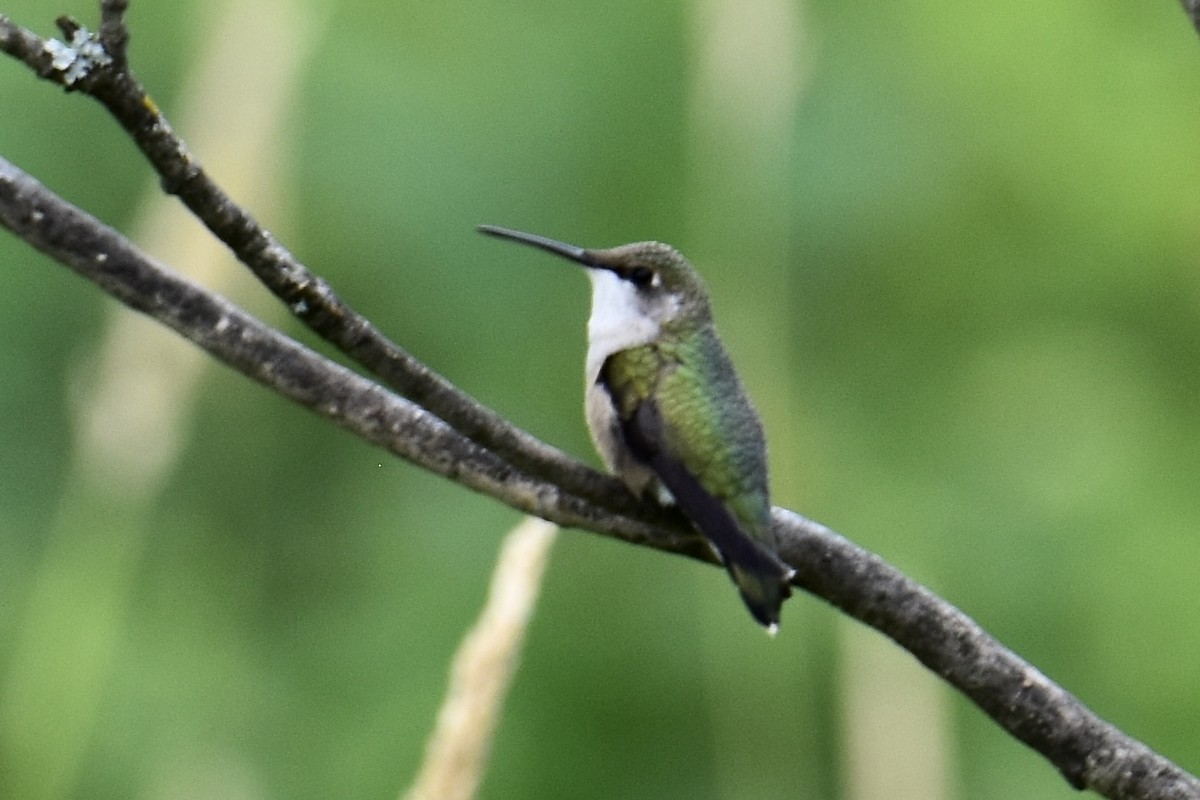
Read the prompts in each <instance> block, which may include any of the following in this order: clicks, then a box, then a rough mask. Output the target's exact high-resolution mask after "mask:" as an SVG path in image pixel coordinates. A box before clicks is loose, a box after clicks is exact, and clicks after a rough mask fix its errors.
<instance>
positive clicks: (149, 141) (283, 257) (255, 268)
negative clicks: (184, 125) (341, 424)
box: [0, 0, 645, 513]
mask: <svg viewBox="0 0 1200 800" xmlns="http://www.w3.org/2000/svg"><path fill="white" fill-rule="evenodd" d="M126 5H127V0H121V2H114V0H105V2H103V3H102V7H103V10H104V18H103V23H102V28H101V33H100V36H99V37H90V36H89V34H88V33H87V31H86V30H85V29H83V28H82V27H81V26H80V25H79V24H78V23H77V22H75V21H74V20H71V19H69V18H60V19H59V20H58V25H59V27H60V28H61V29H62V31H63V33H64V34H65V36H66V37H67V39H68V40H69V44H68V45H64V44H63V43H60V42H55V41H53V40H50V41H46V40H43V39H41V38H40V37H38V36H37V35H35V34H33V33H32V32H30V31H28V30H25V29H23V28H21V27H19V26H16V25H14V24H13V23H12V22H11V21H10V20H8V19H6V18H4V17H2V16H0V49H2V50H4V51H6V52H8V53H9V54H10V55H12V56H14V57H16V58H18V59H20V60H21V61H24V62H25V63H26V64H27V65H29V66H30V67H31V68H32V69H33V70H34V71H35V72H36V73H37V74H38V75H39V76H41V77H42V78H45V79H46V80H50V81H52V82H54V83H58V84H60V85H62V86H63V87H64V88H66V89H68V90H80V91H83V92H84V93H86V94H88V95H90V96H92V97H94V98H96V99H97V100H99V101H100V103H101V104H103V105H104V107H105V108H106V109H108V111H109V112H110V113H111V114H112V115H113V117H114V118H115V119H116V120H117V122H118V123H119V124H120V125H121V127H122V128H124V130H125V131H126V132H127V133H128V134H129V135H130V137H131V138H132V139H133V141H134V142H135V143H136V144H137V146H138V148H139V149H140V150H141V151H142V153H143V155H145V157H146V159H147V160H148V161H149V162H150V164H151V166H153V167H154V169H155V171H156V172H158V174H159V176H160V178H161V179H162V185H163V188H164V190H165V191H167V192H168V193H170V194H174V195H177V196H178V197H179V199H180V200H182V201H183V203H184V204H185V205H186V206H187V207H188V209H189V210H190V211H191V212H192V213H193V214H195V215H196V217H197V218H198V219H199V220H200V221H201V222H203V223H204V225H205V226H206V227H207V228H208V229H209V230H210V231H212V233H213V235H215V236H216V237H217V238H218V239H220V240H221V241H222V242H223V243H224V244H225V245H226V246H227V247H229V249H230V250H232V251H233V253H234V255H235V256H236V257H237V259H238V260H239V261H241V262H242V263H243V264H245V265H246V266H247V267H248V268H249V269H250V270H251V271H252V272H253V273H254V275H255V276H256V277H257V278H258V279H259V280H260V281H261V282H262V283H263V285H264V286H266V287H267V288H268V289H269V290H270V291H271V292H272V293H273V294H275V296H276V297H278V298H279V299H280V300H282V301H283V302H284V304H286V305H287V307H288V309H290V310H291V312H292V313H293V314H294V315H295V316H296V317H298V318H299V319H300V320H301V321H303V322H304V324H305V325H307V326H308V327H309V328H311V329H312V330H313V331H315V332H316V333H317V334H318V335H320V336H321V337H322V338H324V339H326V340H327V341H328V342H330V343H331V344H333V345H334V346H335V347H337V348H338V349H339V350H341V351H342V352H343V353H345V354H346V355H347V356H349V357H350V358H352V359H354V360H355V361H357V362H358V363H359V364H361V365H362V366H364V367H365V368H366V369H368V370H370V371H371V372H372V373H374V374H375V375H377V376H378V377H379V378H380V380H382V381H383V383H384V384H386V385H387V386H389V387H391V388H392V389H393V390H395V391H397V392H399V393H400V394H401V395H403V396H404V397H407V398H408V399H410V400H412V401H413V402H414V403H416V404H418V405H420V406H421V407H423V408H426V409H428V410H429V411H431V412H433V413H434V414H437V415H438V416H439V417H441V418H442V419H444V420H445V421H446V422H448V423H449V424H450V425H451V426H453V427H454V428H456V429H457V430H459V431H460V432H461V433H463V435H465V436H466V437H467V438H469V439H472V440H474V441H477V442H479V443H480V444H482V445H484V446H485V447H487V448H488V449H490V450H492V451H494V452H495V453H497V454H498V455H500V456H501V457H502V458H504V459H505V460H507V461H509V462H511V463H512V464H513V465H514V466H516V467H517V468H519V469H521V470H523V471H525V472H528V473H529V474H531V475H537V476H539V477H543V478H550V477H553V478H554V480H555V481H556V482H558V483H559V484H561V485H562V486H563V487H564V488H565V489H567V490H568V491H571V492H573V493H575V494H579V495H581V496H585V497H590V498H592V499H594V500H595V501H596V502H598V503H599V504H600V505H602V506H604V507H605V508H608V509H611V510H614V511H617V512H620V513H631V512H632V511H633V509H634V507H635V504H634V503H633V502H632V500H631V498H630V496H629V493H628V492H627V491H626V490H625V488H624V487H623V486H622V485H621V484H620V483H619V482H618V481H616V480H615V479H613V478H611V477H609V476H604V475H600V474H599V473H597V472H595V471H594V470H590V469H586V468H584V467H583V465H581V464H580V463H579V462H578V461H576V460H575V459H573V458H571V457H570V456H568V455H566V454H565V453H563V452H562V451H560V450H558V449H557V448H554V447H551V446H550V445H547V444H545V443H544V442H541V441H540V440H538V439H537V438H536V437H534V436H532V435H531V434H529V433H527V432H525V431H523V430H521V429H520V428H518V427H516V426H515V425H513V424H512V423H510V422H509V421H508V420H506V419H504V418H503V417H502V416H500V415H499V414H497V413H495V412H494V411H492V410H491V409H490V408H488V407H487V406H484V405H483V404H481V403H479V402H478V401H477V400H475V399H474V398H472V397H470V396H469V395H467V394H466V393H465V392H463V391H462V390H461V389H459V388H458V387H456V386H454V385H453V384H452V383H450V381H448V380H446V379H445V378H444V377H442V376H441V375H439V374H438V373H437V372H435V371H434V370H432V369H430V368H429V367H428V366H426V365H425V364H423V363H421V362H420V361H419V360H418V359H416V358H414V357H413V356H412V355H411V354H410V353H408V352H407V351H405V350H404V349H403V348H401V347H400V346H399V345H397V344H395V343H394V342H392V341H390V340H389V339H388V338H387V337H386V336H384V335H383V334H382V333H381V332H380V331H379V330H378V329H377V328H376V327H375V326H374V325H373V324H372V323H371V322H370V321H369V320H367V319H366V318H365V317H363V316H362V315H361V314H359V313H358V312H356V311H355V310H354V309H353V308H351V307H350V305H349V304H348V303H346V302H345V301H344V300H343V299H342V298H341V297H339V296H338V295H337V293H336V292H334V290H333V288H332V287H331V286H330V285H329V284H328V283H327V282H326V281H325V280H324V279H322V278H321V277H320V276H318V275H315V274H314V273H312V272H311V271H310V270H309V269H308V268H307V267H305V266H304V264H302V263H301V262H300V261H299V260H298V259H297V258H296V257H295V256H294V255H293V254H292V253H291V252H290V251H289V250H288V249H287V248H286V247H284V245H283V244H281V243H280V242H279V241H278V240H277V239H276V238H275V237H274V236H273V235H272V234H271V233H270V231H268V230H266V229H265V228H263V227H262V226H261V225H260V224H259V223H258V221H257V220H256V219H255V218H254V217H253V216H252V215H251V214H250V213H249V212H248V211H246V210H245V209H243V208H242V207H241V206H239V205H237V204H236V203H234V202H233V200H232V199H231V198H230V197H229V196H228V195H226V194H225V192H224V191H223V190H222V189H221V187H219V186H218V185H217V184H216V183H215V182H214V181H213V180H212V179H211V178H210V177H209V175H208V173H207V172H205V171H204V168H203V167H202V166H201V164H200V161H199V159H197V158H196V157H195V156H194V155H193V154H192V153H191V152H190V151H189V150H188V147H187V145H186V144H185V143H184V141H183V140H182V139H181V138H180V137H179V136H178V135H177V134H176V133H175V131H174V129H173V128H172V127H171V125H170V123H169V122H168V121H167V119H166V117H165V116H164V115H163V114H162V112H161V111H160V110H159V108H158V106H157V105H156V104H155V103H154V101H153V100H152V99H151V98H150V96H149V94H147V92H146V91H145V89H144V88H143V87H142V85H141V83H140V82H139V81H138V80H137V78H136V77H135V76H134V75H133V73H132V72H130V70H129V69H128V66H127V65H126V63H125V61H124V57H123V55H124V45H125V43H126V42H127V41H128V38H129V37H128V33H127V32H126V29H125V25H124V22H123V20H122V17H121V14H120V11H122V10H123V9H124V7H125V6H126ZM109 40H111V41H112V42H114V43H117V44H118V45H119V47H120V50H119V51H118V54H112V55H111V57H104V58H97V59H94V61H93V62H86V61H85V60H84V58H85V56H86V55H88V50H87V48H88V46H89V45H93V44H95V43H97V41H98V42H99V43H104V42H106V41H109ZM64 49H65V50H66V51H68V54H67V55H66V58H70V55H69V51H72V50H73V51H74V52H75V53H77V54H79V57H78V59H77V60H75V61H73V62H71V64H70V65H69V66H68V68H67V69H55V68H54V64H55V63H56V62H55V61H54V58H53V57H52V54H53V53H59V54H62V53H64ZM101 55H103V52H102V53H101ZM60 57H61V56H60ZM58 63H62V62H58ZM643 513H645V510H644V509H643Z"/></svg>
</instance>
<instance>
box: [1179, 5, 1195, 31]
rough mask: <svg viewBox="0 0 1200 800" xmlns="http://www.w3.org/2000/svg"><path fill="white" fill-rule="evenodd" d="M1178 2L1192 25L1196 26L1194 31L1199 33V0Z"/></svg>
mask: <svg viewBox="0 0 1200 800" xmlns="http://www.w3.org/2000/svg"><path fill="white" fill-rule="evenodd" d="M1179 2H1180V3H1181V4H1182V5H1183V10H1184V11H1185V12H1186V13H1187V15H1188V17H1189V18H1190V19H1191V20H1192V25H1194V26H1196V31H1197V32H1200V0H1179Z"/></svg>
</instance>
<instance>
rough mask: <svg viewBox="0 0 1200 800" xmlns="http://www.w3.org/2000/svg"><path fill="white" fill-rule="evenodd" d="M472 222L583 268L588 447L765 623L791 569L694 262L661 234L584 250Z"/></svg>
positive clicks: (760, 454) (755, 440) (748, 420)
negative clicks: (693, 536)
mask: <svg viewBox="0 0 1200 800" xmlns="http://www.w3.org/2000/svg"><path fill="white" fill-rule="evenodd" d="M479 230H480V231H481V232H482V233H486V234H488V235H490V236H496V237H499V238H501V239H509V240H512V241H516V242H521V243H523V244H527V245H531V246H533V247H537V248H540V249H542V250H546V251H549V252H551V253H554V254H555V255H558V256H561V257H563V258H566V259H568V260H569V261H573V262H575V263H576V264H579V265H580V266H582V267H584V268H585V269H586V270H587V276H588V278H590V279H591V284H592V310H591V316H590V318H589V319H588V326H587V330H588V348H587V364H586V378H587V383H586V403H585V406H586V411H587V422H588V429H589V431H590V433H591V436H592V441H593V442H594V444H595V445H596V450H597V451H598V452H599V453H600V457H601V458H602V459H603V461H604V463H605V465H606V466H607V467H608V469H609V471H611V472H612V473H613V474H615V475H616V476H617V477H618V478H620V479H621V480H622V481H623V482H624V483H625V485H626V486H627V487H628V488H629V490H630V491H631V492H633V493H634V494H635V495H637V496H639V497H649V498H652V499H656V500H658V502H660V503H662V504H671V503H674V504H675V505H677V506H678V508H679V510H680V511H682V512H683V514H684V516H685V517H687V519H688V521H689V522H690V523H691V524H692V526H693V527H695V528H696V529H697V530H698V531H699V532H700V533H701V534H703V535H704V536H705V538H706V539H707V540H708V542H709V544H710V546H711V547H712V548H713V550H715V552H716V555H717V556H718V557H719V558H720V560H721V562H722V563H723V564H724V565H725V569H726V570H727V571H728V573H729V577H730V578H731V579H732V580H733V583H734V584H735V585H736V586H737V588H738V591H739V592H740V593H741V596H742V600H743V601H744V602H745V604H746V607H747V608H749V610H750V614H751V615H752V616H753V617H754V619H755V620H757V621H758V622H759V624H761V625H763V626H764V627H766V629H767V631H768V632H769V633H771V634H772V635H773V634H774V633H775V632H776V631H777V630H778V628H779V608H780V605H781V604H782V603H783V601H784V600H785V599H786V598H787V597H788V596H790V595H791V587H790V586H789V581H790V580H791V578H792V576H793V574H794V573H795V571H794V570H793V569H792V568H791V567H789V566H787V565H786V564H784V563H783V561H782V560H781V559H780V557H779V555H778V545H777V543H776V541H775V536H774V534H773V532H772V530H771V519H770V512H771V503H770V499H769V497H770V496H769V491H768V483H767V455H766V442H765V440H764V438H763V432H762V425H761V424H760V423H759V420H758V415H757V413H756V412H755V411H754V407H753V406H752V405H751V403H750V399H749V398H748V397H747V395H746V390H745V389H744V388H743V386H742V382H741V380H740V379H739V378H738V376H737V373H736V372H735V371H734V368H733V363H732V362H731V361H730V359H729V355H728V354H727V353H726V351H725V346H724V345H723V344H722V343H721V339H720V338H719V337H718V336H717V330H716V327H715V326H714V324H713V317H712V310H711V308H710V306H709V301H708V291H707V289H706V288H705V286H704V282H703V280H701V278H700V274H699V273H698V272H697V271H696V268H695V267H693V266H692V265H691V264H690V263H689V262H688V260H687V259H685V258H684V257H683V255H682V254H680V253H679V251H677V250H676V249H675V248H673V247H671V246H669V245H665V244H661V243H659V242H636V243H634V244H626V245H622V246H620V247H613V248H609V249H602V250H589V249H586V248H583V247H576V246H575V245H570V244H565V243H563V242H559V241H555V240H554V239H548V238H546V237H544V236H538V235H536V234H532V233H523V232H521V231H514V230H510V229H508V228H500V227H496V226H494V225H481V226H480V227H479Z"/></svg>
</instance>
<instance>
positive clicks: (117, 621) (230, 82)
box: [0, 0, 313, 800]
mask: <svg viewBox="0 0 1200 800" xmlns="http://www.w3.org/2000/svg"><path fill="white" fill-rule="evenodd" d="M214 5H217V7H216V8H214V9H213V11H216V12H217V13H218V14H219V15H220V16H219V17H218V21H217V23H216V24H215V25H213V26H212V27H211V29H210V30H211V38H210V40H209V41H208V43H207V45H206V46H205V48H204V50H205V53H206V55H205V56H204V57H203V58H202V61H201V63H200V65H199V66H198V68H197V69H196V71H195V72H194V73H193V74H194V78H193V81H192V85H191V86H190V87H189V90H188V91H187V92H185V93H184V95H183V97H184V106H185V107H184V108H183V109H182V110H181V112H180V114H179V115H178V120H179V128H180V130H182V131H184V132H185V134H186V135H188V136H189V139H190V141H191V142H192V144H193V145H195V147H196V151H197V152H203V153H205V154H206V157H207V166H208V167H209V168H210V169H211V170H212V172H213V173H214V174H216V175H217V176H218V177H220V178H221V179H222V180H225V181H226V185H227V186H228V188H229V189H230V191H231V193H232V194H233V195H234V196H237V197H238V198H239V199H240V200H242V201H244V202H246V203H248V204H249V205H251V206H254V207H255V208H258V209H266V212H265V214H264V216H267V217H270V216H271V206H272V205H273V202H274V201H276V200H277V199H278V197H280V196H281V195H284V194H285V193H284V192H283V190H282V189H281V186H280V175H279V172H278V169H277V167H278V157H279V152H278V150H279V142H280V141H282V140H283V139H284V138H285V131H286V128H285V127H284V125H283V122H284V117H285V114H286V112H287V110H288V106H289V101H290V99H291V98H292V97H293V90H294V88H295V86H294V81H295V78H296V76H297V75H298V74H299V69H298V67H299V65H300V63H301V62H302V60H303V58H304V55H305V54H306V52H308V43H309V42H310V41H311V40H312V37H311V36H310V35H309V34H310V32H311V31H312V29H313V26H312V25H311V24H310V23H309V22H308V21H307V20H306V18H305V17H303V16H302V15H301V13H300V10H299V8H298V6H294V5H292V4H291V3H290V2H288V0H230V1H229V2H225V3H221V4H219V5H218V4H214ZM266 21H269V25H268V27H269V30H270V35H263V29H264V23H265V22H266ZM147 198H148V199H147V201H146V205H145V208H144V210H143V212H142V213H141V215H140V221H139V222H138V223H137V224H136V230H138V231H140V232H141V235H140V236H135V237H134V238H135V239H140V241H141V242H142V244H143V245H144V246H145V247H146V249H148V250H149V251H151V252H155V253H160V254H163V255H165V256H166V257H167V260H168V261H169V263H171V264H172V265H173V266H174V267H175V268H176V269H178V270H179V271H181V272H184V273H187V274H188V275H190V276H192V277H193V278H195V279H197V280H198V281H200V282H202V283H205V284H207V285H209V286H212V287H217V288H224V287H228V285H229V284H230V276H231V275H232V274H234V273H235V272H236V271H237V270H238V269H239V268H238V267H236V266H235V265H234V262H233V261H232V259H231V258H230V257H229V255H228V254H227V252H226V251H225V250H224V249H223V248H222V247H221V246H220V245H219V244H217V243H216V242H215V241H214V240H213V239H212V237H211V236H209V234H208V233H207V231H205V230H204V229H203V228H202V227H201V226H200V225H198V224H196V223H195V221H194V220H192V219H191V218H190V217H189V216H187V214H186V213H185V212H183V211H182V210H181V209H180V208H179V206H178V201H176V200H175V199H174V198H170V197H166V196H164V195H163V194H162V192H161V190H160V188H159V187H158V186H157V185H155V186H152V187H150V188H149V189H148V191H147ZM83 360H84V361H86V366H85V367H84V368H83V369H81V370H80V373H81V374H80V376H79V379H78V380H77V381H76V385H75V386H74V387H73V393H74V396H75V398H76V402H75V405H74V417H75V419H74V425H73V428H74V430H75V433H76V435H75V442H74V451H73V453H72V456H71V459H72V463H71V465H70V468H69V469H68V471H67V475H68V478H67V482H66V486H67V488H66V491H65V493H64V496H63V498H62V499H61V502H60V507H59V509H58V512H57V515H56V519H55V522H54V523H53V525H52V526H51V529H50V530H49V531H47V533H46V547H45V551H44V554H43V557H42V561H41V563H40V564H39V566H38V569H37V572H36V573H35V575H34V576H33V577H32V579H31V581H30V591H29V593H28V595H27V596H26V598H25V605H24V607H23V608H22V609H21V612H22V616H21V620H20V622H19V624H18V626H17V635H16V636H15V639H14V641H13V643H12V649H11V657H10V659H9V661H8V663H7V670H6V672H5V674H3V675H2V676H0V760H2V761H3V762H4V764H5V775H4V778H3V785H4V786H5V788H7V789H8V790H9V791H11V792H12V793H13V796H14V797H16V796H19V797H22V798H25V800H48V799H50V798H61V797H65V796H69V795H71V794H72V792H73V788H74V786H75V784H76V781H77V779H78V774H79V768H80V765H81V763H82V761H83V759H84V755H85V753H86V749H87V746H88V742H89V739H90V738H91V736H92V735H93V731H94V730H95V727H96V723H97V719H98V714H99V709H100V707H101V698H102V696H103V693H104V687H105V684H106V683H107V681H108V679H109V677H110V675H111V671H112V669H113V667H114V663H115V658H116V653H117V646H118V642H119V640H120V637H121V631H122V627H123V622H124V619H125V614H126V610H127V607H128V603H129V598H130V591H131V589H132V586H133V583H134V581H135V579H136V573H137V569H138V566H139V564H140V560H141V553H142V550H143V548H144V545H145V542H146V540H147V538H148V536H149V534H150V528H149V526H148V519H149V517H150V516H151V513H150V512H151V509H152V508H153V505H154V502H155V500H156V498H157V496H158V494H159V492H160V490H161V487H162V486H163V484H164V482H165V481H166V480H167V478H168V477H169V475H170V472H171V469H172V468H173V466H174V464H175V460H176V457H177V455H178V453H179V450H180V448H181V447H182V445H183V443H184V441H185V439H186V437H187V427H188V423H189V420H190V415H191V410H192V403H191V400H192V398H193V396H194V394H195V391H196V387H197V384H198V383H199V381H200V379H201V377H202V374H203V372H204V371H205V370H206V369H207V368H208V365H209V364H211V363H212V362H211V360H210V359H209V358H208V357H207V355H205V354H204V353H203V352H202V351H200V350H198V349H197V348H195V347H193V346H192V345H191V344H190V343H188V342H185V341H184V340H182V339H180V338H178V337H176V336H175V335H174V334H172V333H170V332H169V331H167V330H165V329H164V328H162V327H160V326H158V325H156V324H155V323H154V322H152V321H150V320H148V319H145V318H143V317H141V316H137V315H134V314H130V313H129V312H128V311H126V310H124V309H116V308H114V309H113V316H112V318H111V319H110V320H109V322H108V324H107V332H106V333H105V334H104V335H103V336H102V338H101V339H100V341H98V342H97V344H96V346H95V349H94V351H92V352H89V353H87V354H84V355H83Z"/></svg>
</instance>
